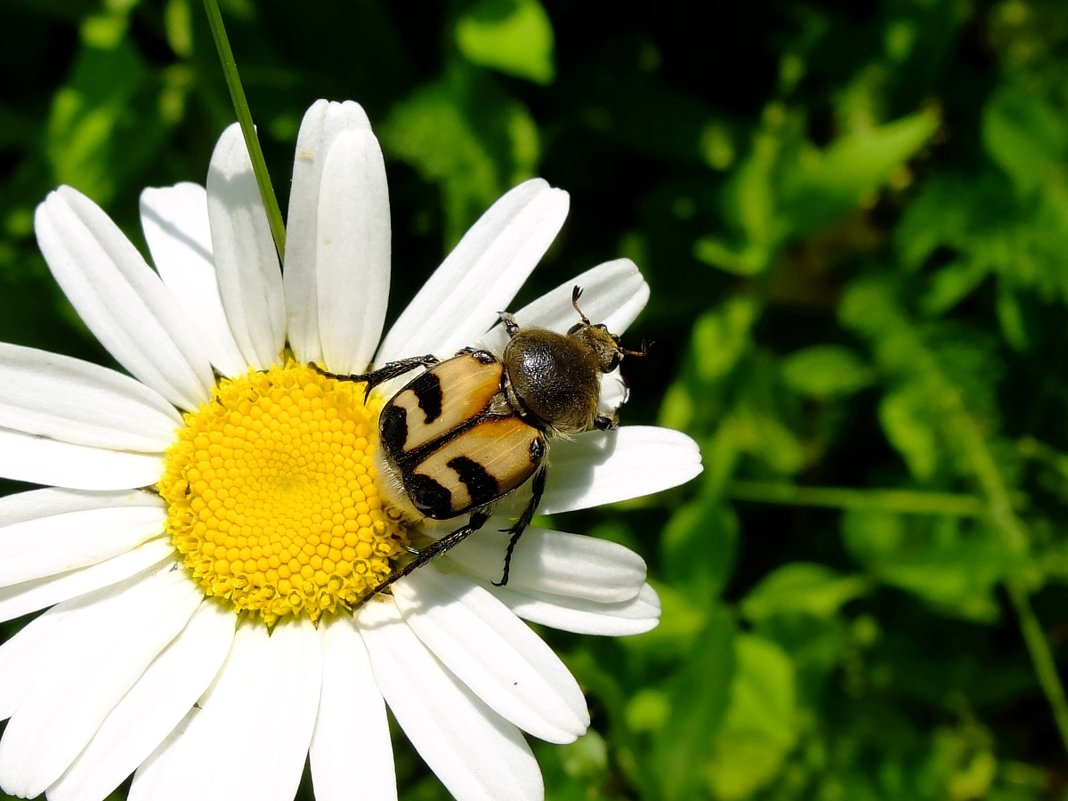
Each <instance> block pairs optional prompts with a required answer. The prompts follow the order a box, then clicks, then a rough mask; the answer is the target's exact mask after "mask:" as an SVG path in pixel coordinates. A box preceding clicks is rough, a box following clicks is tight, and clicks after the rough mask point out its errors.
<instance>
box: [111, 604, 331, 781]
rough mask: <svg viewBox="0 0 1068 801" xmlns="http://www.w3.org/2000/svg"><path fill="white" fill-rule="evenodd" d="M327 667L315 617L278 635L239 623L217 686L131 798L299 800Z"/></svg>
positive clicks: (144, 773)
mask: <svg viewBox="0 0 1068 801" xmlns="http://www.w3.org/2000/svg"><path fill="white" fill-rule="evenodd" d="M321 671H322V665H321V653H320V649H319V642H318V638H317V636H316V634H315V629H314V628H313V627H312V625H311V623H310V622H308V621H301V622H296V623H293V622H290V623H281V624H279V625H278V626H276V627H275V629H274V631H273V632H272V633H271V634H270V635H268V633H267V630H266V629H265V628H264V627H263V626H262V625H260V624H258V623H247V624H243V625H239V626H238V628H237V634H236V635H235V637H234V641H233V647H232V648H231V650H230V656H229V658H228V659H227V660H226V663H225V665H223V668H222V670H221V671H220V672H219V674H218V676H217V677H216V678H215V682H214V683H213V684H212V686H211V688H210V689H209V690H208V691H207V693H205V695H204V696H203V698H202V699H201V701H200V703H199V704H198V705H197V706H196V707H194V708H193V709H192V710H191V711H190V712H189V714H188V715H187V716H186V718H185V720H184V721H183V722H182V723H181V724H179V726H178V728H177V729H175V730H174V731H173V732H172V733H171V734H170V735H169V736H168V737H167V739H165V740H164V741H163V742H162V743H161V744H160V745H159V747H158V748H157V749H156V750H155V751H154V752H153V753H152V755H151V756H150V757H149V758H148V759H147V760H146V761H145V762H144V763H143V764H142V765H141V767H140V768H138V770H137V773H136V774H135V775H134V780H133V786H132V787H131V788H130V795H129V799H130V801H143V800H144V799H151V800H152V801H168V799H175V801H178V800H179V799H180V800H181V801H186V800H187V799H190V798H197V799H202V801H213V799H219V801H230V799H234V798H254V799H257V801H292V798H293V796H294V794H295V793H296V791H297V785H298V784H299V783H300V774H301V772H302V770H303V769H304V761H305V759H306V757H307V754H308V744H309V743H310V742H311V733H312V727H313V726H314V724H315V711H316V708H317V706H318V702H319V684H320V679H321ZM235 734H237V735H238V736H235ZM190 765H196V766H197V769H196V770H190V769H189V766H190ZM206 776H210V777H211V781H209V782H205V780H204V779H205V777H206Z"/></svg>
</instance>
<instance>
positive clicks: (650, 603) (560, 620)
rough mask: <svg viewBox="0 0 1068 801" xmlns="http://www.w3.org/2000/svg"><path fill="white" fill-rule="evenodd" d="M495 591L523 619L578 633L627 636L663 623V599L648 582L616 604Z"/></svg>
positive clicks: (503, 588)
mask: <svg viewBox="0 0 1068 801" xmlns="http://www.w3.org/2000/svg"><path fill="white" fill-rule="evenodd" d="M493 594H494V595H496V596H497V597H498V598H499V599H500V600H501V601H503V602H504V604H505V605H506V606H507V607H508V608H509V609H511V610H512V611H513V612H515V614H517V615H519V617H521V618H523V619H524V620H529V621H530V622H531V623H540V624H541V625H543V626H550V627H552V628H554V629H560V630H562V631H573V632H575V633H576V634H599V635H602V636H605V637H624V636H626V635H629V634H642V633H644V632H646V631H649V630H650V629H655V628H656V624H657V623H659V622H660V599H659V598H658V597H657V595H656V591H655V590H654V589H653V588H652V587H650V586H649V585H648V584H646V585H644V586H643V587H642V589H641V592H639V593H638V594H637V595H636V596H635V597H634V598H631V599H630V600H629V601H622V602H620V603H615V604H598V603H595V602H593V601H587V600H584V599H581V598H565V597H563V596H560V595H548V594H542V593H535V592H529V593H518V592H514V591H513V590H510V589H508V588H506V587H494V588H493Z"/></svg>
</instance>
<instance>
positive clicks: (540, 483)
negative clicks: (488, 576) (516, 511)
mask: <svg viewBox="0 0 1068 801" xmlns="http://www.w3.org/2000/svg"><path fill="white" fill-rule="evenodd" d="M547 473H548V470H547V469H546V468H545V467H541V468H539V469H538V472H537V473H535V474H534V481H533V482H532V483H531V492H530V501H529V502H528V503H527V505H526V508H525V509H523V513H522V514H521V515H519V519H518V520H516V521H515V525H514V526H512V527H511V528H503V529H501V531H502V532H503V533H505V534H511V537H510V538H509V540H508V549H507V550H506V551H505V552H504V572H503V573H502V574H501V580H500V581H495V582H493V586H494V587H503V586H504V585H506V584H507V583H508V572H509V570H511V568H512V553H513V551H515V546H516V543H518V542H519V538H520V537H522V536H523V532H524V531H526V530H527V528H528V527H529V526H530V521H531V520H533V519H534V512H535V511H537V508H538V504H539V503H541V496H542V495H544V494H545V476H546V474H547Z"/></svg>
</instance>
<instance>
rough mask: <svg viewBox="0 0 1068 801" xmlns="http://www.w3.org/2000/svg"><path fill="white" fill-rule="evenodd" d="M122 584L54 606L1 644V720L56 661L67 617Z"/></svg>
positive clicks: (13, 710)
mask: <svg viewBox="0 0 1068 801" xmlns="http://www.w3.org/2000/svg"><path fill="white" fill-rule="evenodd" d="M140 578H141V577H140V576H138V577H137V578H130V579H127V580H126V581H124V582H122V583H121V587H129V586H131V585H132V584H134V583H136V582H138V581H140ZM121 587H119V588H116V587H108V588H106V589H104V590H99V591H97V592H95V593H90V594H89V595H87V596H83V597H81V598H77V599H74V600H71V601H67V602H66V603H62V604H59V605H57V606H53V607H52V608H51V609H48V610H46V611H45V612H44V613H43V614H41V615H38V616H37V617H35V618H34V619H33V620H31V621H30V622H29V623H27V624H26V625H25V626H23V627H22V629H21V630H19V632H18V633H17V634H15V636H14V637H12V638H11V639H9V640H8V641H7V642H5V643H4V644H3V645H0V720H4V719H5V718H9V717H11V716H12V715H13V714H14V713H15V710H16V709H18V706H19V704H20V703H22V699H23V698H24V697H25V696H26V693H27V692H29V689H30V687H31V686H33V683H34V681H36V679H37V677H38V676H39V675H40V674H41V671H43V670H45V669H47V668H48V667H49V666H50V665H52V664H54V663H55V661H56V656H57V655H58V653H59V651H60V650H61V645H62V644H63V640H62V639H61V636H60V635H61V634H62V633H63V630H64V628H65V626H66V623H67V620H68V618H69V617H70V616H71V615H72V614H74V613H75V612H76V611H77V610H79V609H80V608H82V607H84V606H86V605H87V604H89V603H91V602H92V601H93V600H94V599H99V598H101V597H105V596H108V595H110V594H114V593H116V592H118V591H119V589H121Z"/></svg>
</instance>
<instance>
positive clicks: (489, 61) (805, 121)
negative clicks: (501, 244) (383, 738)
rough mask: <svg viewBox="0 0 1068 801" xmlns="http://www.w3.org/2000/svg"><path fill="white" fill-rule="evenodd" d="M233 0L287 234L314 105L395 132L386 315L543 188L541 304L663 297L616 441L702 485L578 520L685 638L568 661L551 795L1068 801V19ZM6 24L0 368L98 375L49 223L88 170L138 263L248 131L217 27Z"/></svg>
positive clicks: (666, 632) (431, 794)
mask: <svg viewBox="0 0 1068 801" xmlns="http://www.w3.org/2000/svg"><path fill="white" fill-rule="evenodd" d="M223 5H224V13H225V14H226V16H227V20H228V24H229V27H230V35H231V40H232V43H233V47H234V50H235V53H236V56H237V59H238V63H239V66H240V67H241V72H242V75H243V79H244V81H245V85H246V90H247V92H248V95H249V100H250V104H251V107H252V110H253V115H254V117H255V118H256V120H257V122H258V124H259V130H260V134H261V138H262V140H263V142H264V147H265V150H266V154H267V160H268V164H269V165H270V167H271V170H272V172H273V174H274V178H275V186H276V188H277V189H278V191H279V192H280V194H281V195H282V197H281V198H280V199H281V201H282V206H283V208H284V207H285V193H286V186H287V182H286V177H287V176H288V173H289V170H290V160H291V159H292V145H293V140H294V138H295V135H296V131H297V126H298V124H299V121H300V117H301V115H302V114H303V111H304V109H305V108H306V107H307V106H308V105H309V104H310V103H311V101H313V100H314V99H316V98H318V97H329V98H334V99H345V98H354V99H357V100H359V101H360V102H361V103H363V104H364V106H365V107H366V108H367V110H368V113H369V115H370V117H371V119H372V122H373V123H374V124H375V127H376V130H377V132H378V134H379V136H380V138H381V141H382V144H383V147H384V150H385V154H386V158H387V169H388V171H389V178H390V192H391V199H392V205H393V227H394V263H395V269H396V270H397V271H398V273H399V277H397V278H395V279H394V286H397V287H404V286H414V285H417V283H418V282H420V281H422V280H423V279H424V278H425V277H426V276H427V275H428V274H429V273H430V271H431V270H432V269H433V268H434V266H435V265H436V264H437V263H438V262H439V261H440V259H441V257H442V255H443V253H444V252H445V251H446V249H447V248H448V247H449V246H451V245H452V244H453V243H454V242H455V241H456V239H457V238H458V237H459V236H460V234H461V233H462V232H463V231H464V230H465V228H466V227H467V226H468V225H469V224H470V223H471V221H472V220H473V219H474V218H475V217H476V216H477V215H478V214H479V213H480V212H481V211H482V210H483V209H484V208H485V207H486V206H487V205H489V203H491V202H492V201H493V200H494V199H495V198H496V197H497V196H498V195H499V194H500V193H501V192H502V191H503V190H505V189H507V188H508V187H510V186H511V185H513V184H514V183H516V182H517V181H519V180H521V179H523V178H525V177H528V176H530V175H535V174H540V175H543V176H544V177H546V178H547V179H548V180H550V182H552V183H553V184H555V185H558V186H562V187H564V188H566V189H568V190H569V191H570V192H571V194H572V216H571V219H570V221H569V223H568V224H567V227H566V228H565V230H564V232H563V234H562V235H561V237H560V239H559V240H558V243H557V245H556V246H555V247H554V249H553V251H552V252H551V253H550V254H549V256H548V257H547V259H546V261H545V264H544V265H543V267H542V268H541V269H540V270H539V271H538V273H537V274H536V276H535V278H534V280H533V281H532V283H531V285H529V286H528V287H527V288H526V289H525V290H524V295H523V297H522V298H521V299H520V301H521V302H522V301H523V300H526V299H529V298H530V297H533V296H534V295H536V294H537V293H539V292H540V291H543V290H544V289H546V288H548V287H550V286H553V285H555V284H557V283H560V282H562V281H564V280H566V279H567V278H568V277H569V276H570V275H572V274H574V273H576V272H578V271H580V270H582V269H585V268H587V267H589V266H591V265H592V264H595V263H597V262H600V261H604V260H607V259H610V258H613V257H616V256H618V255H626V256H630V257H632V258H633V259H635V261H637V262H638V264H639V265H640V266H641V267H642V269H643V271H644V272H645V274H646V276H647V277H648V279H649V282H650V283H651V284H652V287H653V296H652V300H651V302H650V305H649V308H648V310H647V312H646V313H645V315H644V317H643V318H642V319H641V320H640V321H639V324H638V326H637V330H636V331H634V332H632V334H631V335H632V336H634V337H635V339H637V338H640V337H641V335H643V334H644V335H646V336H648V337H650V338H653V339H655V340H656V348H655V350H654V355H652V356H651V357H650V358H648V359H645V360H642V361H640V362H639V361H635V362H632V363H631V362H628V375H629V377H630V381H631V384H632V386H633V390H634V391H633V400H632V401H631V403H630V404H629V405H628V406H627V408H626V409H625V410H624V416H625V418H626V421H627V422H641V421H645V422H649V421H653V420H658V421H659V422H661V423H663V424H665V425H669V426H673V427H676V428H680V429H683V430H685V431H687V432H689V433H690V434H691V435H693V436H694V437H695V438H697V439H698V441H699V442H700V443H701V446H702V451H703V454H704V460H705V465H706V470H705V473H704V474H703V475H702V477H701V478H700V479H698V480H697V481H695V482H694V483H693V485H692V486H688V487H684V488H682V489H680V490H677V491H675V492H673V493H671V494H669V495H668V496H666V497H659V498H653V499H650V500H647V501H641V502H633V503H631V504H628V505H627V506H626V508H621V509H614V510H608V511H607V512H606V511H604V510H600V511H598V512H596V513H591V514H588V515H579V514H576V515H574V516H572V517H571V518H569V519H567V520H566V521H562V522H563V523H564V524H566V525H567V526H568V527H572V528H574V529H575V530H585V531H588V532H589V533H592V534H597V535H600V536H608V537H612V538H614V539H618V540H620V541H623V542H625V543H627V544H628V545H631V546H633V547H636V548H637V549H638V550H640V551H641V552H642V553H644V554H645V555H646V557H647V559H648V561H649V563H650V575H651V578H652V580H653V581H654V583H655V584H656V586H657V589H658V590H659V591H660V593H661V596H662V599H663V604H664V618H663V621H662V624H661V625H660V627H659V628H658V629H657V630H656V631H654V632H651V633H650V634H647V635H644V636H641V637H635V638H630V639H626V640H616V641H601V640H595V639H592V638H579V637H569V636H565V635H560V634H559V633H555V632H546V636H547V637H548V638H549V639H550V641H551V642H552V643H553V644H554V645H555V646H556V647H558V648H559V649H560V650H561V652H562V653H563V654H564V655H565V658H566V659H567V661H568V663H569V665H570V666H571V667H572V669H573V670H574V671H575V672H576V674H577V675H578V676H579V678H580V681H581V682H582V684H583V686H584V687H585V688H586V689H587V691H588V693H589V697H590V700H591V706H592V709H593V728H592V730H591V733H590V734H589V735H588V736H587V737H585V738H583V739H582V740H580V741H579V742H578V743H576V744H574V745H572V746H569V747H563V748H561V747H556V746H545V745H541V744H539V745H538V746H537V752H538V757H539V760H540V762H541V764H542V766H543V769H544V771H545V774H546V785H547V794H548V798H549V799H551V800H552V801H588V800H589V799H604V801H616V800H617V799H645V800H646V801H675V800H676V799H678V800H682V799H704V798H709V799H713V798H714V799H723V800H724V801H735V800H741V799H769V800H774V801H780V800H781V801H786V799H812V800H814V801H839V800H842V801H867V799H910V800H912V801H923V799H951V801H967V799H980V798H982V799H996V801H1016V800H1017V799H1020V800H1022V799H1051V798H1061V797H1063V796H1064V793H1065V788H1066V787H1068V769H1066V760H1065V755H1066V743H1065V738H1066V737H1068V717H1065V716H1068V709H1065V708H1064V705H1063V700H1061V701H1060V702H1059V705H1060V707H1059V709H1060V715H1061V716H1062V720H1061V726H1060V729H1059V728H1058V725H1057V722H1056V721H1057V715H1056V713H1055V712H1054V711H1053V709H1052V707H1051V704H1050V702H1049V697H1048V696H1050V695H1053V696H1054V697H1055V696H1056V684H1057V680H1056V668H1057V665H1058V664H1059V665H1060V666H1062V667H1063V666H1064V665H1065V664H1068V614H1066V611H1065V610H1066V609H1068V587H1066V585H1068V537H1066V536H1065V530H1064V527H1063V525H1062V522H1061V518H1062V516H1065V515H1068V424H1066V421H1068V416H1066V415H1065V413H1064V409H1065V406H1066V402H1068V363H1066V361H1068V360H1066V359H1065V358H1064V356H1063V355H1062V354H1063V352H1062V351H1061V350H1060V349H1061V347H1063V346H1064V345H1065V344H1068V338H1066V336H1065V316H1066V308H1065V307H1066V304H1068V261H1066V260H1068V15H1065V14H1064V8H1063V5H1062V3H1060V2H1058V0H987V2H983V3H973V2H965V0H880V1H879V2H875V3H871V4H850V3H836V2H832V0H823V1H822V2H821V1H820V0H796V1H789V0H769V2H767V3H749V4H744V3H743V4H688V3H676V2H666V3H656V4H649V5H647V6H644V7H642V8H641V10H640V12H627V11H624V10H622V6H621V4H607V3H597V2H594V3H564V2H555V0H552V1H550V0H544V1H542V0H456V1H455V2H452V3H447V4H426V5H420V6H413V7H402V6H400V5H398V4H393V3H388V2H384V0H354V2H348V3H338V2H329V1H328V0H311V2H307V3H300V4H295V3H281V2H277V0H269V1H265V2H257V3H253V2H250V0H229V2H226V3H224V4H223ZM0 8H2V9H3V11H4V20H5V25H4V26H2V29H0V43H2V47H0V53H2V55H0V69H2V70H3V85H4V87H5V89H4V94H3V97H2V100H0V163H2V169H3V181H2V183H0V223H2V226H0V339H2V340H6V341H13V342H19V343H22V344H27V345H35V346H38V347H46V348H51V349H56V350H60V351H62V352H66V353H72V354H76V355H80V356H85V357H88V358H91V359H94V360H97V361H101V362H105V363H106V362H107V359H108V357H107V354H106V353H104V352H103V350H102V349H101V348H100V347H99V346H98V345H97V344H95V343H94V342H93V341H92V340H91V338H90V337H89V336H88V335H87V334H86V332H85V330H84V329H83V328H82V327H81V325H80V324H79V322H78V320H77V318H76V316H75V315H74V314H73V312H72V311H71V310H70V309H69V308H68V307H67V305H66V302H65V301H64V299H63V298H62V297H61V295H60V293H59V292H58V290H57V288H56V287H55V286H54V285H53V284H52V282H51V279H50V277H49V275H48V272H47V269H46V268H45V266H44V263H43V260H42V259H41V257H40V255H39V254H38V253H37V251H36V247H35V244H34V241H33V234H32V215H33V209H34V206H35V205H36V204H37V203H38V202H39V201H40V200H41V198H42V197H43V196H44V195H45V194H46V193H47V192H48V191H49V190H50V189H51V188H52V187H53V186H54V185H56V184H58V183H61V182H62V183H70V184H72V185H74V186H76V187H78V188H79V189H81V190H82V191H84V192H86V193H87V194H89V195H91V196H92V197H94V198H95V199H96V200H97V201H98V202H100V203H101V204H102V205H103V206H104V207H105V208H106V209H108V211H109V212H110V213H111V214H112V216H113V217H115V218H116V219H117V220H118V221H119V222H120V223H121V224H122V225H123V226H124V228H125V230H126V231H127V232H128V233H129V234H130V236H131V237H132V238H134V240H135V241H137V242H140V241H141V235H140V233H139V229H138V224H137V217H136V214H137V198H138V194H139V192H140V190H141V188H142V187H144V186H146V185H164V184H169V183H174V182H177V181H180V180H197V181H202V180H203V176H204V173H205V170H206V165H207V163H208V159H209V156H210V152H211V148H212V146H213V144H214V141H215V138H216V136H217V135H218V133H219V132H220V131H221V130H222V128H223V127H224V126H225V125H226V124H228V123H229V122H230V121H231V120H232V116H233V115H232V110H231V108H230V105H229V100H228V97H227V94H226V91H225V88H224V85H223V83H222V78H221V74H220V71H219V68H218V65H217V61H216V57H215V54H214V51H213V49H212V47H211V42H210V37H209V36H208V34H207V29H206V25H205V22H204V20H203V15H202V12H201V9H200V7H199V4H198V3H196V2H193V0H166V1H165V2H157V3H148V2H138V1H137V0H110V1H109V2H103V3H96V2H88V1H87V0H75V1H74V2H60V0H35V2H29V0H22V2H16V1H15V0H2V2H0ZM395 295H397V297H395V298H394V300H393V304H394V307H393V308H394V309H399V308H400V306H401V305H402V304H403V303H404V302H405V295H406V293H404V292H399V293H395ZM661 400H662V405H659V407H658V404H660V402H661ZM9 630H10V629H9ZM1050 660H1052V661H1050ZM398 772H399V776H400V781H401V795H402V797H403V798H407V799H427V801H430V799H441V798H443V797H444V791H443V790H442V789H441V787H440V786H439V785H438V784H437V782H436V780H435V779H434V778H433V777H431V776H429V775H428V774H427V773H426V771H425V769H424V768H423V767H422V765H421V763H420V762H419V760H418V758H417V757H416V756H414V754H413V753H412V751H411V750H410V748H408V747H407V746H406V745H399V746H398ZM304 792H308V788H305V790H304Z"/></svg>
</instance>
